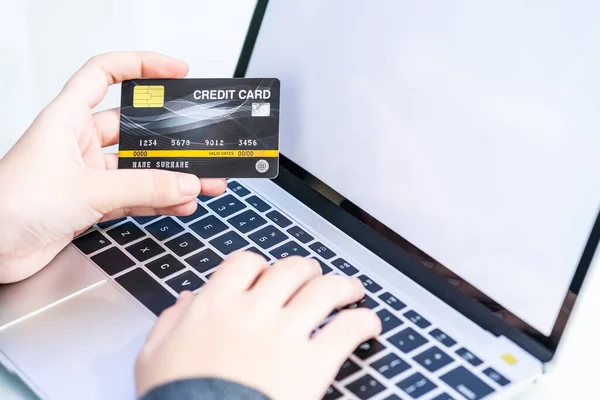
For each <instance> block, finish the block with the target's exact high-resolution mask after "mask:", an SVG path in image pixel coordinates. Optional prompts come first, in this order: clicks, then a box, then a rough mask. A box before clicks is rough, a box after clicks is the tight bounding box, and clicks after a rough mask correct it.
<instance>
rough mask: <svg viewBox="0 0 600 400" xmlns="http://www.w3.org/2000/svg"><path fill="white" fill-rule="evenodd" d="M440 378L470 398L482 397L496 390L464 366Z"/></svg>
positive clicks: (470, 399)
mask: <svg viewBox="0 0 600 400" xmlns="http://www.w3.org/2000/svg"><path fill="white" fill-rule="evenodd" d="M440 379H441V380H442V381H444V382H445V383H447V384H448V386H450V387H451V388H453V389H454V390H456V391H457V392H458V393H460V394H462V395H463V396H465V397H466V398H467V399H469V400H478V399H482V398H484V397H485V396H487V395H488V394H490V393H492V392H494V389H492V388H491V387H489V386H488V385H487V384H486V383H484V382H483V381H482V380H481V379H479V378H478V377H476V376H475V375H473V374H472V373H471V372H469V371H468V370H467V369H466V368H465V367H463V366H460V367H458V368H456V369H453V370H452V371H450V372H448V373H447V374H445V375H442V376H441V377H440Z"/></svg>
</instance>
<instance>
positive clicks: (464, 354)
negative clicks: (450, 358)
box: [456, 347, 483, 367]
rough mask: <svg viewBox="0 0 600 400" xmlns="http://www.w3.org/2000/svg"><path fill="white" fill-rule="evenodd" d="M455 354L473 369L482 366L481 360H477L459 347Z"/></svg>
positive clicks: (477, 358)
mask: <svg viewBox="0 0 600 400" xmlns="http://www.w3.org/2000/svg"><path fill="white" fill-rule="evenodd" d="M456 354H458V355H459V356H461V357H462V358H464V359H465V360H466V361H468V362H469V364H471V365H472V366H474V367H477V366H479V365H481V364H483V361H481V359H479V357H477V356H476V355H475V354H473V353H471V352H470V351H469V350H467V349H465V348H464V347H461V348H460V349H458V350H456Z"/></svg>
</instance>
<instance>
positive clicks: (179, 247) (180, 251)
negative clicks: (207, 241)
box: [165, 232, 204, 257]
mask: <svg viewBox="0 0 600 400" xmlns="http://www.w3.org/2000/svg"><path fill="white" fill-rule="evenodd" d="M165 246H167V247H168V248H169V249H171V251H172V252H173V253H175V254H177V255H178V256H179V257H182V256H185V255H186V254H189V253H191V252H192V251H194V250H198V249H199V248H201V247H202V246H204V245H203V244H202V242H201V241H200V240H198V239H197V238H196V237H195V236H194V235H192V234H191V233H189V232H186V233H184V234H183V235H181V236H177V237H176V238H175V239H172V240H169V241H168V242H167V243H165Z"/></svg>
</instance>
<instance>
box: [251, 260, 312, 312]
mask: <svg viewBox="0 0 600 400" xmlns="http://www.w3.org/2000/svg"><path fill="white" fill-rule="evenodd" d="M321 274H322V271H321V266H320V265H319V263H318V262H317V261H316V260H311V259H306V258H302V257H299V256H292V257H288V258H285V259H283V260H281V261H278V262H276V263H275V264H273V265H272V266H271V267H270V268H269V269H268V270H266V271H265V272H264V273H263V274H262V276H261V277H260V279H258V281H257V282H256V284H255V285H254V287H253V288H252V291H253V292H255V293H257V294H258V296H259V297H260V298H261V299H262V300H263V301H264V302H265V303H267V304H269V305H270V306H273V307H281V306H283V305H285V304H286V303H287V302H288V300H289V299H290V298H291V297H292V296H293V295H294V294H295V293H296V291H297V290H298V289H300V287H302V286H303V285H304V284H305V283H307V282H308V281H309V280H311V279H313V278H315V277H317V276H321Z"/></svg>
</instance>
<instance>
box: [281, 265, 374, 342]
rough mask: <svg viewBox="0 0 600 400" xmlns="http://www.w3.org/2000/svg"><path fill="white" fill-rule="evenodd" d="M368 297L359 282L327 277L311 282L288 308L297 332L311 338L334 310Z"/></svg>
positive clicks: (292, 300)
mask: <svg viewBox="0 0 600 400" xmlns="http://www.w3.org/2000/svg"><path fill="white" fill-rule="evenodd" d="M364 296H365V288H364V286H363V284H362V283H361V281H360V280H358V279H356V278H353V279H352V278H347V277H343V276H341V275H328V276H323V277H321V278H316V279H313V280H311V281H309V282H308V283H307V284H306V285H304V287H302V288H301V289H300V290H299V291H298V293H296V295H295V296H294V297H292V299H291V300H290V302H289V303H288V305H287V306H286V311H287V314H288V315H290V316H292V317H293V320H294V325H295V329H298V330H299V331H300V330H302V331H303V332H301V333H302V334H307V335H309V334H310V333H312V332H313V331H314V329H315V328H317V327H318V326H319V324H320V323H321V322H323V320H324V319H325V318H327V316H329V314H331V312H332V311H333V310H335V309H338V308H342V307H344V306H346V305H348V304H350V303H354V302H356V301H359V300H360V299H362V298H363V297H364Z"/></svg>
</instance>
